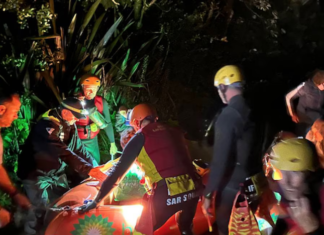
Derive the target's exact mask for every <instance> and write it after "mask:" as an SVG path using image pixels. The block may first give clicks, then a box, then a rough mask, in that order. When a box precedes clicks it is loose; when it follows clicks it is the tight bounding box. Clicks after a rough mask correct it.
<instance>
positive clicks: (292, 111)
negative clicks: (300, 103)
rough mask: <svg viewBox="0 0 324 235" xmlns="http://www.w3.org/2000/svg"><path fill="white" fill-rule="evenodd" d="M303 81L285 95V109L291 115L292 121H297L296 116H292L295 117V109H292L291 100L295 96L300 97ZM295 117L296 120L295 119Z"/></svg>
mask: <svg viewBox="0 0 324 235" xmlns="http://www.w3.org/2000/svg"><path fill="white" fill-rule="evenodd" d="M304 85H305V83H304V82H303V83H302V84H300V85H299V86H298V87H296V88H295V89H294V90H292V91H291V92H289V93H288V94H287V95H286V105H287V109H288V112H289V115H290V116H291V117H293V121H294V122H298V118H297V119H296V118H294V117H297V115H296V112H295V109H294V105H293V100H294V99H296V98H297V97H300V96H302V95H303V91H304V89H303V87H304ZM295 119H296V120H295Z"/></svg>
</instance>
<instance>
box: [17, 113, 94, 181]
mask: <svg viewBox="0 0 324 235" xmlns="http://www.w3.org/2000/svg"><path fill="white" fill-rule="evenodd" d="M92 161H93V159H92V156H91V155H90V154H89V153H88V152H87V150H86V149H85V147H84V146H83V145H82V143H81V140H80V139H79V137H78V133H77V130H76V127H75V125H73V126H69V125H68V124H67V123H66V122H65V121H64V120H63V119H62V117H61V116H60V115H59V112H58V111H57V110H55V109H54V110H50V111H49V113H48V115H47V117H44V116H43V117H42V118H41V119H40V120H39V121H38V122H37V123H36V124H35V126H34V127H33V129H32V131H31V133H30V135H29V137H28V139H27V140H26V143H25V145H24V147H23V149H22V153H21V154H20V155H19V157H18V177H19V178H20V179H27V178H28V179H35V178H36V177H37V176H38V175H42V173H40V171H42V172H44V173H47V172H49V171H51V170H53V169H55V170H59V169H60V168H61V166H62V164H63V162H64V163H66V164H67V165H69V166H70V167H71V168H73V169H74V170H75V171H76V172H78V173H79V174H81V175H87V174H88V173H89V171H90V170H91V169H92V166H93V165H92Z"/></svg>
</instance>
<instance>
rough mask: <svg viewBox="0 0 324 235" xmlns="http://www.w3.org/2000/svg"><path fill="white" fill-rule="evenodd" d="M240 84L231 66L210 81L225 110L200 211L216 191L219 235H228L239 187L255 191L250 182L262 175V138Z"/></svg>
mask: <svg viewBox="0 0 324 235" xmlns="http://www.w3.org/2000/svg"><path fill="white" fill-rule="evenodd" d="M242 83H243V75H242V73H241V71H240V69H239V68H238V67H237V66H233V65H229V66H225V67H223V68H221V69H220V70H219V71H218V72H217V73H216V76H215V80H214V85H215V86H216V87H217V90H218V93H219V95H220V97H221V99H222V101H223V103H224V104H227V107H225V108H224V109H223V110H222V112H221V114H220V115H219V117H218V119H217V120H216V122H215V137H214V153H213V160H212V162H211V164H210V175H209V181H208V183H207V185H206V189H205V193H204V194H205V197H204V207H203V208H204V210H205V213H207V210H208V208H209V207H210V205H211V195H212V194H213V192H215V191H216V192H217V196H216V213H218V214H222V216H221V217H217V218H216V224H217V229H218V231H219V233H220V234H224V235H225V234H228V224H229V221H230V216H231V211H232V205H233V203H234V200H235V198H236V195H237V193H238V192H239V190H240V186H241V185H242V184H244V186H245V188H244V191H245V192H246V190H247V189H248V191H249V190H250V188H251V189H252V188H254V189H256V190H257V189H258V188H259V185H256V184H255V181H254V180H253V179H255V178H259V175H260V174H258V173H260V172H262V161H261V153H260V151H259V150H261V146H260V145H262V144H261V143H259V142H261V141H262V140H263V138H262V136H260V135H258V134H257V133H258V132H259V130H260V128H259V125H256V124H255V121H254V120H253V118H252V112H251V109H250V107H249V105H248V104H247V102H246V100H245V99H244V97H243V84H242ZM247 178H248V179H247ZM250 178H252V179H251V180H250ZM251 181H252V182H251ZM251 184H253V185H251ZM250 185H251V187H250ZM251 193H252V194H255V192H251Z"/></svg>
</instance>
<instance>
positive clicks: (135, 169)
mask: <svg viewBox="0 0 324 235" xmlns="http://www.w3.org/2000/svg"><path fill="white" fill-rule="evenodd" d="M128 173H131V174H136V175H137V177H138V179H142V177H143V176H144V172H143V171H142V170H141V169H140V168H139V167H138V166H137V165H136V164H135V163H134V164H133V165H132V167H131V168H130V169H129V171H128Z"/></svg>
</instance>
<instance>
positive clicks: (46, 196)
mask: <svg viewBox="0 0 324 235" xmlns="http://www.w3.org/2000/svg"><path fill="white" fill-rule="evenodd" d="M42 199H45V200H46V201H48V193H47V190H46V189H44V191H43V193H42Z"/></svg>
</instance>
